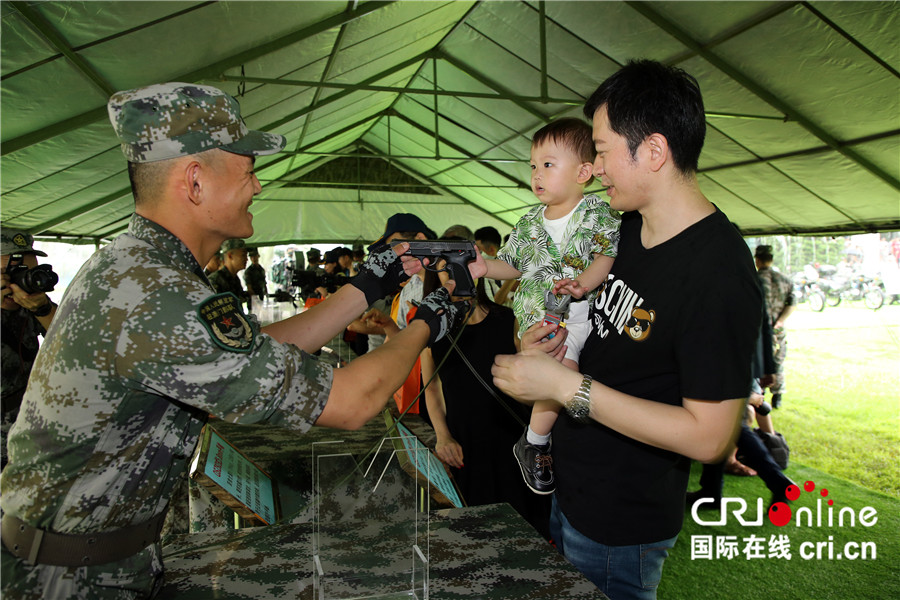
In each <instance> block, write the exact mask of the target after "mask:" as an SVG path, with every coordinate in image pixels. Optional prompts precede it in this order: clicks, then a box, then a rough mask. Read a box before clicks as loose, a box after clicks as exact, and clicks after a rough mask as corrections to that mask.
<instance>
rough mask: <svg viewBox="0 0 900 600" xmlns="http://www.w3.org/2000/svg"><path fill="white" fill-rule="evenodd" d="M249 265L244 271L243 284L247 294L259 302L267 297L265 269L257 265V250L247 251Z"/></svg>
mask: <svg viewBox="0 0 900 600" xmlns="http://www.w3.org/2000/svg"><path fill="white" fill-rule="evenodd" d="M247 256H248V257H249V258H250V264H249V265H248V266H247V267H246V268H245V269H244V283H246V284H247V294H249V295H250V298H251V299H252V298H253V296H256V297H257V298H259V300H260V302H262V301H263V299H265V297H266V296H268V295H269V291H268V289H267V284H266V269H265V268H264V267H263V266H262V265H260V264H259V250H257V249H256V248H250V249H249V250H248V251H247Z"/></svg>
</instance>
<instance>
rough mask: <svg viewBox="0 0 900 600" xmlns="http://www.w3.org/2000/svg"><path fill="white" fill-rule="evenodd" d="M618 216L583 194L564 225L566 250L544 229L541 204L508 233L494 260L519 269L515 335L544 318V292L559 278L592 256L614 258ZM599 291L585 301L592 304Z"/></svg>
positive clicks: (574, 273)
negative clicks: (558, 246)
mask: <svg viewBox="0 0 900 600" xmlns="http://www.w3.org/2000/svg"><path fill="white" fill-rule="evenodd" d="M621 222H622V218H621V217H620V216H619V213H617V212H616V211H614V210H613V209H612V208H610V206H609V204H607V203H606V202H604V201H603V200H601V199H600V198H598V197H597V196H595V195H593V194H588V195H587V196H585V197H584V198H583V199H582V201H581V203H580V204H579V205H578V206H577V207H576V208H575V212H574V213H573V214H572V217H571V219H570V220H569V224H568V225H567V226H566V232H565V234H564V238H563V239H564V240H566V247H565V248H557V247H556V244H555V243H554V242H553V239H552V238H551V237H550V234H548V233H547V230H546V229H544V205H543V204H541V205H539V206H535V207H534V208H532V209H531V210H530V211H528V212H527V213H526V214H525V215H524V216H523V217H522V218H521V219H519V222H518V223H516V226H515V227H514V228H513V230H512V232H511V233H510V234H509V240H508V241H507V242H506V244H505V245H504V246H503V248H501V249H500V252H498V253H497V258H498V259H499V260H502V261H503V262H505V263H507V264H509V265H512V266H513V267H515V268H516V269H518V270H519V271H521V272H522V277H520V278H519V288H518V289H517V290H516V295H515V297H514V298H513V311H515V313H516V319H517V320H518V321H519V336H521V335H522V334H523V333H524V332H525V330H526V329H528V328H529V327H531V326H532V325H534V324H535V323H537V322H538V321H540V320H541V319H543V318H544V292H546V291H547V290H550V289H552V288H553V283H554V282H555V281H557V280H559V279H563V278H568V279H574V278H575V277H577V276H578V275H580V274H581V272H582V271H584V270H585V269H586V268H587V267H588V265H590V264H591V263H592V262H593V260H594V256H593V255H594V254H602V255H603V256H611V257H613V258H615V256H616V254H617V252H618V247H619V226H620V225H621ZM596 295H597V290H593V291H592V292H591V293H590V294H588V295H587V296H586V299H587V300H588V301H590V302H593V300H594V298H595V297H596Z"/></svg>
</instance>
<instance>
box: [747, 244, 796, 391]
mask: <svg viewBox="0 0 900 600" xmlns="http://www.w3.org/2000/svg"><path fill="white" fill-rule="evenodd" d="M754 258H755V259H756V272H757V275H759V283H760V284H761V285H762V289H763V295H764V296H765V299H766V307H767V309H768V311H769V319H770V321H771V323H772V355H773V358H774V359H775V381H774V383H772V385H771V386H770V387H769V389H770V390H771V392H772V402H771V404H772V408H779V407H780V406H781V397H782V394H784V392H785V391H786V389H787V388H786V386H785V383H784V360H785V358H786V357H787V331H786V330H785V328H784V322H785V321H786V320H787V318H788V317H789V316H791V313H793V312H794V309H795V308H796V302H795V301H794V285H793V283H791V280H790V279H789V278H788V277H786V276H785V275H783V274H782V273H779V272H778V271H776V270H774V269H773V268H772V263H773V261H774V257H773V256H772V246H768V245H764V244H760V245H759V246H757V247H756V252H755V253H754Z"/></svg>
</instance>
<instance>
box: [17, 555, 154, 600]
mask: <svg viewBox="0 0 900 600" xmlns="http://www.w3.org/2000/svg"><path fill="white" fill-rule="evenodd" d="M0 581H2V594H0V596H2V597H3V598H4V600H5V599H9V600H46V599H56V598H60V599H62V598H65V599H67V600H76V599H77V600H94V599H101V600H137V599H143V598H153V597H154V596H155V595H156V594H157V593H158V592H159V590H160V588H162V584H163V564H162V549H161V547H160V545H159V544H154V545H153V546H149V547H148V548H147V549H145V550H143V551H141V552H140V553H138V554H135V555H134V556H131V557H129V558H127V559H125V560H122V561H118V562H114V563H107V564H105V565H93V566H85V567H58V566H53V565H30V564H28V563H27V562H26V561H24V560H23V559H21V558H16V557H15V556H13V555H12V554H11V553H10V552H9V551H8V550H7V549H6V547H5V546H3V547H2V549H0Z"/></svg>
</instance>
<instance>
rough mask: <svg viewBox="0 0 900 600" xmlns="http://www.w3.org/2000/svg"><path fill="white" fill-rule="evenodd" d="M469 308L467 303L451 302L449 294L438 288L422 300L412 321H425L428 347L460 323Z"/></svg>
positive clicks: (442, 288) (445, 290)
mask: <svg viewBox="0 0 900 600" xmlns="http://www.w3.org/2000/svg"><path fill="white" fill-rule="evenodd" d="M468 308H469V304H468V303H467V302H451V301H450V292H448V291H447V288H445V287H439V288H438V289H436V290H434V291H433V292H431V293H430V294H428V295H427V296H425V297H424V298H423V299H422V303H421V304H419V308H418V310H416V316H414V317H413V321H425V323H426V324H427V325H428V328H429V329H430V330H431V336H430V337H429V338H428V345H429V346H431V345H432V344H433V343H435V342H436V341H438V340H440V339H443V337H444V336H446V335H447V334H448V333H450V332H451V331H453V330H454V329H456V328H457V327H458V326H459V324H460V323H462V320H463V317H465V316H466V311H467V310H468Z"/></svg>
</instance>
